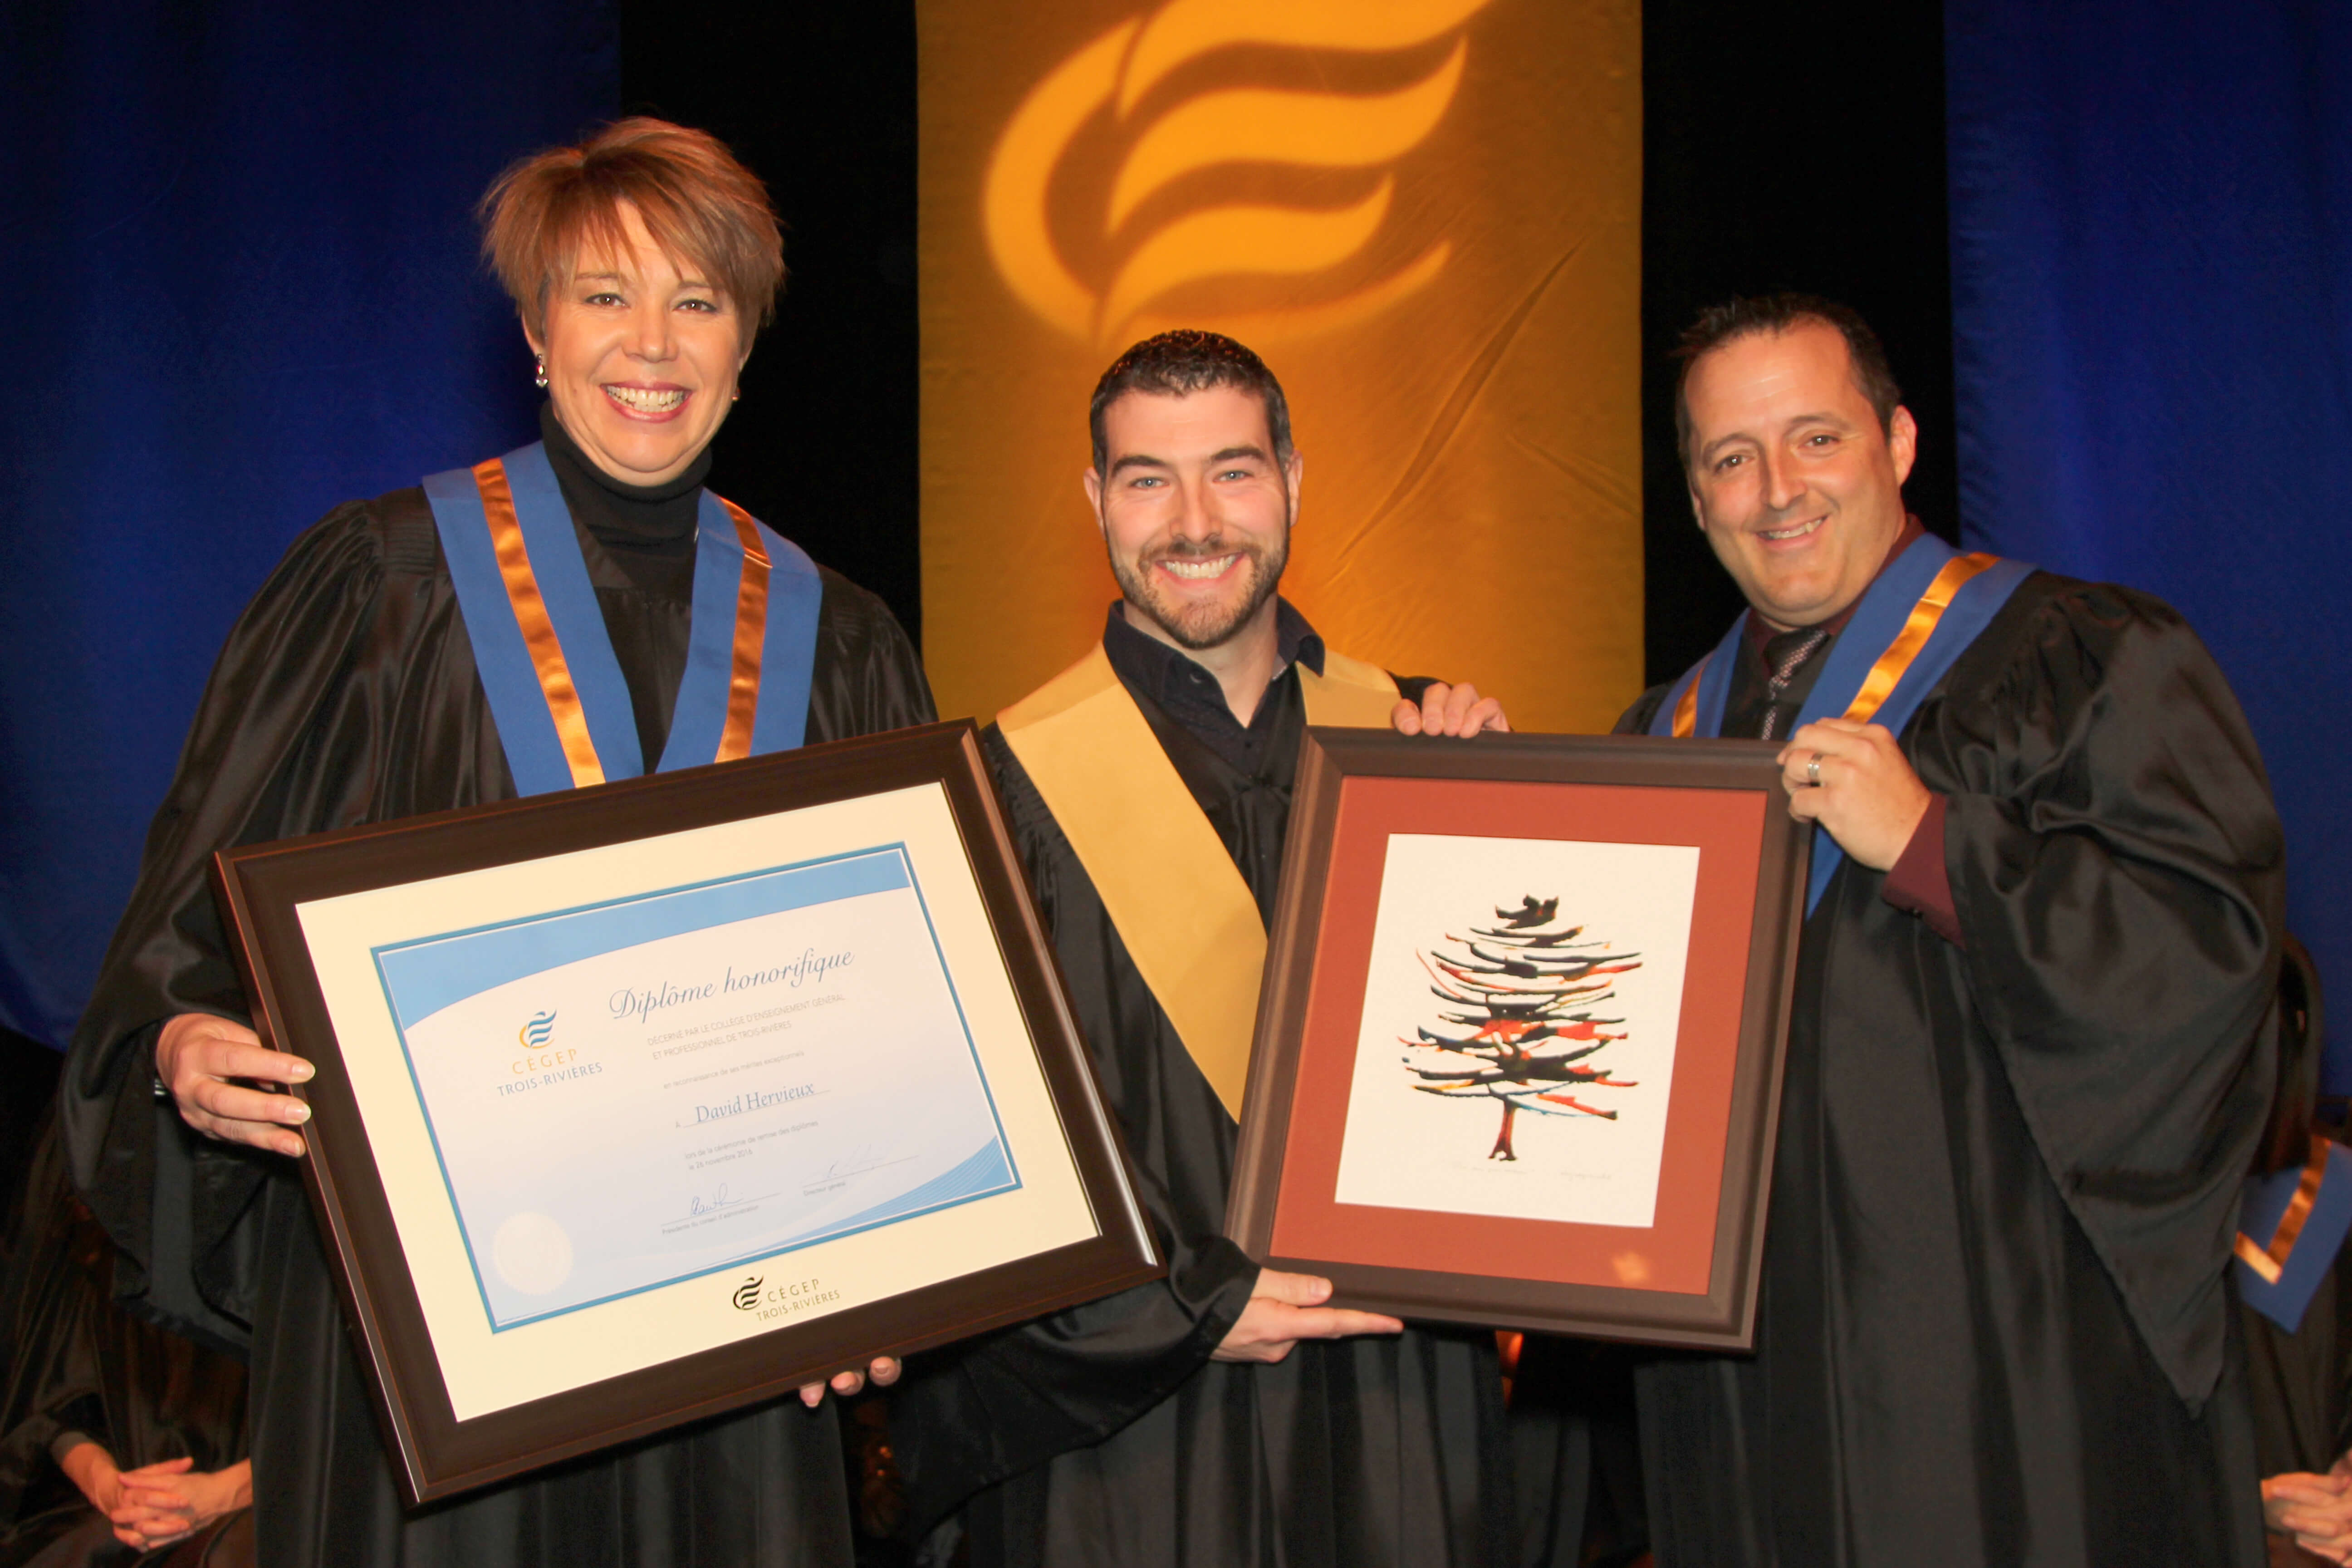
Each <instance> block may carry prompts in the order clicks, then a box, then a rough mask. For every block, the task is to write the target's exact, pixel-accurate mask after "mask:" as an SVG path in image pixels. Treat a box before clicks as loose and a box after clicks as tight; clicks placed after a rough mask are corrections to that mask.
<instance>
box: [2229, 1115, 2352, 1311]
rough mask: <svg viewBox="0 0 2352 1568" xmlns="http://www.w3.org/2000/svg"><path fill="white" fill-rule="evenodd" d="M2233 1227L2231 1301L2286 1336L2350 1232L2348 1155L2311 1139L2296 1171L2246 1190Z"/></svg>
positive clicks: (2351, 1170)
mask: <svg viewBox="0 0 2352 1568" xmlns="http://www.w3.org/2000/svg"><path fill="white" fill-rule="evenodd" d="M2238 1226H2239V1228H2238V1243H2237V1247H2236V1253H2237V1261H2236V1262H2235V1264H2233V1265H2232V1267H2231V1272H2233V1273H2234V1274H2236V1275H2237V1277H2238V1296H2239V1299H2240V1300H2243V1301H2244V1302H2245V1303H2246V1305H2247V1306H2249V1307H2252V1309H2253V1310H2255V1311H2257V1312H2260V1313H2261V1314H2262V1315H2263V1316H2264V1317H2265V1318H2268V1319H2269V1320H2270V1321H2273V1322H2274V1323H2276V1324H2277V1325H2278V1326H2279V1327H2280V1328H2283V1329H2284V1330H2285V1331H2287V1332H2288V1333H2294V1331H2296V1330H2297V1329H2298V1328H2300V1327H2301V1326H2302V1324H2303V1314H2304V1312H2305V1310H2307V1309H2309V1307H2310V1306H2311V1299H2312V1297H2313V1296H2315V1295H2316V1294H2318V1291H2319V1286H2320V1282H2321V1281H2322V1280H2324V1279H2326V1278H2327V1271H2328V1270H2329V1269H2330V1268H2333V1267H2334V1266H2335V1263H2336V1252H2337V1251H2338V1250H2339V1249H2340V1248H2341V1247H2343V1245H2344V1237H2345V1235H2346V1233H2347V1232H2352V1149H2347V1148H2345V1147H2344V1145H2342V1144H2341V1143H2335V1142H2329V1141H2328V1140H2327V1139H2326V1138H2323V1137H2321V1136H2320V1135H2319V1134H2318V1133H2316V1132H2315V1133H2313V1134H2312V1135H2311V1157H2310V1159H2308V1160H2307V1161H2305V1163H2304V1164H2303V1166H2302V1168H2301V1169H2299V1170H2290V1171H2281V1172H2278V1173H2276V1174H2274V1175H2269V1176H2263V1177H2259V1178H2257V1179H2256V1180H2253V1181H2251V1182H2248V1183H2247V1184H2246V1198H2245V1203H2244V1205H2243V1207H2242V1209H2241V1210H2240V1211H2239V1215H2238ZM2258 1237H2259V1238H2260V1239H2257V1238H2258Z"/></svg>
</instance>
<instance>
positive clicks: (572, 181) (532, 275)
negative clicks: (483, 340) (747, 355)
mask: <svg viewBox="0 0 2352 1568" xmlns="http://www.w3.org/2000/svg"><path fill="white" fill-rule="evenodd" d="M623 203H626V204H628V205H631V206H634V207H635V208H636V209H637V216H639V217H640V218H642V219H643V220H644V221H645V226H646V233H647V234H649V235H651V236H652V237H653V240H654V243H655V244H656V245H658V246H660V247H662V249H663V250H665V251H667V252H668V253H669V255H670V256H671V258H673V259H675V260H677V261H680V262H687V263H691V264H692V265H693V267H694V268H696V269H698V270H699V271H701V272H702V273H703V274H704V275H705V276H706V277H707V278H708V279H709V282H710V284H711V286H712V287H713V288H715V289H719V290H720V291H721V292H723V293H724V294H725V295H726V296H727V300H728V302H729V303H730V305H732V306H733V307H734V308H735V310H737V311H738V312H739V313H740V315H741V317H742V318H743V320H744V321H747V322H750V323H753V324H752V325H750V326H747V327H746V329H745V331H744V334H743V335H744V339H745V342H746V344H747V346H748V344H749V342H750V338H751V332H752V331H757V330H758V328H759V327H764V326H766V325H767V324H768V322H769V321H771V320H772V319H773V317H774V316H775V313H776V295H777V293H778V291H779V290H780V289H782V287H783V281H784V239H783V234H782V230H781V229H780V228H779V227H778V226H777V224H776V213H775V209H774V208H773V207H772V206H771V205H769V204H768V190H767V187H766V186H765V185H762V184H761V183H760V177H759V176H758V175H757V174H753V173H751V170H749V169H747V168H745V167H744V166H743V165H742V164H741V163H738V162H737V161H736V159H735V155H734V154H733V153H730V152H729V151H728V150H727V146H726V144H725V143H724V142H720V141H719V138H717V137H716V136H713V135H711V134H710V133H709V132H706V131H695V130H691V129H689V128H688V127H687V126H683V125H672V124H671V123H670V122H669V121H667V120H654V119H651V118H648V117H646V116H643V115H639V116H636V117H635V118H632V119H628V120H622V121H614V123H613V124H611V125H608V126H606V127H605V128H604V130H602V131H600V132H597V133H596V134H595V135H593V136H592V137H590V138H589V139H588V140H587V141H585V142H581V143H580V145H578V146H577V147H555V148H551V149H550V150H548V151H547V152H544V153H533V154H531V155H530V157H528V158H525V159H522V160H521V161H520V162H519V163H513V164H511V165H509V167H508V169H507V171H506V172H505V173H504V174H500V175H499V177H498V178H497V179H495V180H493V181H491V182H490V188H489V189H488V191H487V192H485V193H484V194H483V196H482V202H481V205H480V207H479V208H478V213H479V216H480V217H481V219H482V256H483V258H484V259H485V260H487V261H488V263H489V264H490V269H491V270H492V271H494V272H496V273H497V274H498V275H499V282H501V283H503V284H505V285H506V290H507V292H508V293H509V295H511V296H512V297H513V299H514V302H515V308H516V309H517V310H520V311H521V312H522V318H523V320H524V321H526V322H528V323H529V324H530V329H531V331H533V332H538V331H541V329H542V328H543V326H544V324H545V320H546V312H547V292H548V290H549V289H552V288H554V287H555V286H556V285H557V284H559V283H562V282H563V281H564V280H566V279H569V278H570V277H571V275H572V267H573V266H574V265H575V264H576V263H577V261H578V259H579V257H580V253H581V251H582V250H583V249H584V248H587V247H605V248H610V249H612V250H614V251H619V250H622V249H624V248H625V232H624V230H623V228H622V226H621V206H622V204H623Z"/></svg>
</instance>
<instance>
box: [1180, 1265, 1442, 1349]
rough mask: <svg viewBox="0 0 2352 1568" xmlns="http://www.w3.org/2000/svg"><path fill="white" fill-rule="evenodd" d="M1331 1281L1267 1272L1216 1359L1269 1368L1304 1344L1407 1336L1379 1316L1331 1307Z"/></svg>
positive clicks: (1263, 1271)
mask: <svg viewBox="0 0 2352 1568" xmlns="http://www.w3.org/2000/svg"><path fill="white" fill-rule="evenodd" d="M1330 1299H1331V1281H1329V1280H1328V1279H1318V1278H1317V1277H1316V1276H1314V1275H1312V1274H1286V1273H1284V1272H1282V1271H1281V1270H1280V1269H1278V1268H1261V1269H1259V1270H1258V1273H1257V1283H1255V1285H1252V1286H1251V1287H1250V1299H1249V1305H1248V1306H1246V1307H1244V1308H1243V1309H1242V1315H1241V1316H1240V1317H1239V1318H1237V1319H1235V1320H1234V1326H1233V1327H1232V1328H1230V1329H1228V1330H1226V1331H1225V1337H1224V1339H1223V1341H1221V1342H1219V1343H1218V1345H1217V1348H1216V1351H1215V1352H1214V1353H1213V1355H1212V1356H1211V1357H1210V1359H1211V1360H1212V1361H1254V1362H1261V1363H1266V1364H1268V1365H1271V1364H1272V1363H1276V1362H1278V1361H1281V1360H1282V1359H1283V1358H1285V1357H1286V1356H1287V1355H1289V1354H1290V1347H1291V1346H1293V1345H1295V1344H1297V1342H1299V1341H1301V1340H1337V1339H1345V1338H1346V1337H1348V1336H1349V1335H1350V1334H1401V1333H1402V1332H1404V1325H1403V1324H1402V1323H1401V1322H1399V1321H1397V1320H1396V1319H1394V1318H1391V1317H1384V1316H1382V1315H1381V1313H1378V1312H1357V1311H1351V1310H1349V1309H1347V1308H1344V1307H1327V1306H1325V1305H1324V1304H1323V1303H1324V1302H1326V1301H1328V1300H1330Z"/></svg>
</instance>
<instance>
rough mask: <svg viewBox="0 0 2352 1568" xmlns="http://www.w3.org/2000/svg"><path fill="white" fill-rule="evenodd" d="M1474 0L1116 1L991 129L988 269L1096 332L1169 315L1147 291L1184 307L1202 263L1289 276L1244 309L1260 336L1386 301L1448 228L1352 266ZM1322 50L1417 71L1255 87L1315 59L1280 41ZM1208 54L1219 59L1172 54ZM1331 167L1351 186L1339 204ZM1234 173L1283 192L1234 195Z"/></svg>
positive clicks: (1366, 310) (1439, 267)
mask: <svg viewBox="0 0 2352 1568" xmlns="http://www.w3.org/2000/svg"><path fill="white" fill-rule="evenodd" d="M1487 4H1489V0H1167V3H1166V4H1164V5H1160V6H1159V7H1158V8H1156V9H1154V10H1151V11H1150V12H1147V13H1145V14H1143V15H1139V16H1132V17H1129V19H1128V20H1126V21H1124V22H1121V23H1120V24H1118V26H1115V27H1113V28H1111V29H1110V30H1109V31H1108V32H1107V33H1104V34H1102V35H1101V36H1100V37H1097V38H1095V39H1094V40H1093V41H1092V42H1090V43H1088V44H1087V45H1086V46H1084V47H1081V48H1080V49H1078V50H1077V52H1076V53H1075V54H1072V55H1070V56H1069V57H1068V58H1066V59H1064V60H1063V61H1062V62H1061V63H1060V64H1059V65H1057V66H1055V68H1053V69H1052V70H1051V71H1050V72H1048V73H1047V74H1046V75H1045V79H1043V80H1041V81H1039V82H1038V83H1037V85H1036V86H1035V87H1034V89H1031V90H1030V92H1029V94H1028V95H1027V96H1026V97H1025V98H1024V99H1023V100H1022V101H1021V104H1020V107H1019V108H1017V109H1015V110H1013V115H1012V117H1011V119H1010V120H1008V121H1006V123H1005V126H1004V129H1003V132H1001V133H1000V134H999V135H998V137H997V140H996V145H995V147H994V149H993V151H992V153H991V155H990V159H989V164H988V173H987V177H986V182H985V184H984V188H983V196H982V222H983V224H984V226H985V229H986V234H987V240H988V248H989V254H990V256H991V257H992V259H993V260H994V261H995V264H996V268H997V271H998V273H999V275H1000V276H1001V277H1002V278H1003V279H1004V282H1005V284H1006V285H1007V287H1009V288H1010V289H1012V291H1013V294H1014V295H1015V296H1017V297H1018V298H1019V299H1020V300H1021V301H1022V303H1023V304H1024V305H1026V306H1027V307H1028V308H1029V310H1031V311H1033V312H1034V314H1036V315H1037V316H1038V317H1040V318H1041V319H1042V320H1044V321H1046V322H1047V323H1049V324H1050V325H1052V326H1054V327H1055V328H1058V329H1059V330H1061V331H1064V332H1066V333H1068V334H1069V335H1071V336H1073V337H1076V338H1079V339H1082V340H1086V341H1087V342H1091V343H1094V344H1096V345H1097V346H1111V345H1116V344H1118V343H1121V342H1126V341H1127V340H1128V339H1129V338H1130V337H1134V336H1140V335H1143V334H1144V333H1146V332H1149V331H1155V330H1158V328H1160V326H1163V325H1167V324H1170V323H1168V322H1162V321H1158V320H1156V319H1155V317H1154V316H1153V314H1152V313H1151V312H1152V307H1153V306H1154V304H1155V303H1156V302H1161V301H1166V303H1167V304H1169V305H1170V306H1171V307H1178V308H1181V306H1182V305H1183V304H1184V297H1183V291H1184V290H1185V289H1187V288H1188V287H1189V286H1191V285H1195V284H1200V283H1202V282H1205V281H1208V280H1211V279H1249V278H1255V279H1273V280H1277V281H1280V282H1282V283H1284V284H1285V285H1286V286H1285V287H1284V288H1282V289H1279V290H1278V292H1279V293H1281V294H1282V295H1283V296H1284V297H1285V298H1286V299H1287V300H1289V301H1290V302H1289V303H1287V304H1285V305H1283V306H1281V307H1280V308H1278V309H1271V310H1264V311H1261V312H1257V313H1255V314H1254V315H1253V316H1252V319H1251V320H1250V321H1249V322H1248V323H1247V326H1246V331H1245V334H1244V335H1249V336H1251V337H1252V340H1253V341H1257V340H1258V339H1260V338H1264V339H1273V338H1277V337H1283V336H1289V335H1296V334H1298V333H1302V332H1307V331H1326V330H1331V329H1334V328H1338V327H1341V326H1347V325H1350V324H1352V323H1354V322H1356V321H1362V320H1364V319H1366V318H1367V317H1370V316H1371V315H1374V314H1377V313H1378V312H1380V311H1381V310H1386V309H1388V308H1389V307H1390V306H1391V305H1393V304H1395V303H1396V302H1397V301H1399V300H1402V299H1403V298H1405V297H1406V296H1407V295H1409V294H1412V293H1413V292H1415V291H1416V290H1418V289H1421V288H1423V286H1424V285H1426V284H1427V283H1428V282H1429V281H1430V280H1431V279H1433V278H1435V277H1436V276H1437V275H1438V273H1440V272H1441V271H1443V270H1444V267H1445V263H1446V259H1447V258H1448V256H1449V255H1450V254H1451V252H1452V243H1451V241H1449V240H1448V239H1446V238H1444V237H1442V236H1431V235H1422V236H1418V237H1411V236H1408V237H1404V243H1405V244H1406V247H1407V248H1408V249H1412V248H1415V247H1417V249H1418V254H1417V255H1414V256H1413V258H1412V259H1411V260H1407V261H1404V262H1402V264H1401V265H1397V266H1395V267H1392V268H1389V269H1387V270H1385V271H1381V272H1377V274H1376V275H1374V276H1370V277H1365V276H1362V272H1363V266H1364V264H1363V263H1362V262H1360V261H1357V264H1356V266H1354V267H1353V268H1351V267H1350V266H1349V263H1350V262H1351V261H1355V260H1356V258H1360V257H1361V256H1363V255H1364V254H1365V253H1366V251H1367V249H1368V247H1371V246H1372V245H1373V242H1374V241H1375V239H1376V238H1377V237H1380V236H1381V234H1382V232H1383V229H1384V227H1386V226H1391V223H1392V221H1393V222H1398V223H1408V224H1409V223H1411V222H1412V218H1411V217H1410V216H1408V215H1404V214H1402V213H1400V212H1399V211H1398V210H1397V203H1396V192H1397V181H1396V175H1395V173H1394V165H1395V164H1396V163H1397V162H1398V161H1399V160H1400V159H1402V158H1403V157H1405V156H1406V155H1407V154H1408V153H1411V152H1412V150H1413V149H1414V148H1416V147H1418V146H1420V145H1421V144H1422V143H1423V142H1424V141H1426V140H1427V139H1428V137H1429V136H1430V133H1431V132H1433V131H1434V130H1435V129H1436V127H1437V125H1438V123H1439V121H1441V120H1443V119H1444V115H1445V111H1446V109H1447V107H1448V106H1449V105H1450V104H1452V103H1453V101H1454V98H1455V96H1456V94H1457V93H1458V91H1459V90H1460V89H1461V86H1462V76H1463V68H1464V63H1465V60H1466V59H1467V58H1468V54H1469V47H1470V46H1469V39H1468V37H1466V36H1465V34H1464V27H1465V24H1466V23H1467V22H1468V21H1469V19H1470V18H1471V17H1472V16H1475V14H1476V13H1477V12H1479V11H1480V10H1482V9H1484V8H1485V7H1486V5H1487ZM1449 36H1450V37H1452V40H1453V43H1452V47H1451V48H1446V47H1444V40H1445V39H1446V38H1447V37H1449ZM1329 51H1339V53H1340V54H1343V55H1347V56H1352V57H1355V58H1358V59H1360V60H1370V59H1374V58H1376V57H1381V56H1384V55H1395V56H1398V57H1400V59H1401V62H1402V64H1404V65H1408V66H1411V67H1412V68H1413V69H1414V70H1415V72H1416V74H1414V76H1413V78H1412V79H1411V80H1408V81H1405V82H1404V83H1402V85H1395V86H1391V87H1390V88H1388V89H1386V90H1377V91H1370V92H1334V91H1324V90H1309V89H1305V88H1301V87H1298V86H1295V85H1290V86H1286V85H1269V84H1268V73H1269V71H1271V72H1272V75H1273V76H1274V77H1276V78H1279V77H1282V76H1284V75H1286V74H1287V75H1289V76H1291V77H1292V78H1294V79H1298V78H1301V77H1302V75H1303V76H1307V77H1311V76H1312V74H1313V73H1311V72H1307V73H1300V72H1296V71H1293V72H1288V73H1286V72H1285V71H1283V70H1282V69H1281V67H1283V65H1284V64H1285V62H1286V60H1287V58H1288V57H1290V56H1292V55H1296V54H1305V53H1309V52H1320V53H1318V58H1332V57H1331V56H1330V54H1329V53H1328V52H1329ZM1212 56H1215V57H1218V64H1217V66H1216V67H1215V68H1211V67H1207V66H1203V67H1202V68H1197V69H1187V68H1190V67H1192V65H1193V62H1195V61H1202V60H1206V59H1208V58H1210V57H1212ZM1432 58H1434V64H1433V65H1432V64H1430V63H1429V62H1430V60H1431V59H1432ZM1227 62H1230V66H1231V68H1230V69H1229V70H1227V69H1224V67H1225V65H1226V63H1227ZM1180 73H1181V75H1180ZM1221 73H1222V74H1221ZM1156 89H1165V90H1156ZM1250 166H1255V169H1254V171H1251V172H1254V173H1255V174H1257V175H1259V176H1261V177H1259V178H1257V179H1256V180H1255V182H1254V183H1250V182H1244V184H1241V185H1236V184H1233V183H1232V182H1230V181H1226V180H1223V179H1219V178H1216V177H1210V178H1207V179H1195V178H1192V176H1195V175H1200V174H1202V173H1203V172H1204V171H1209V170H1223V171H1229V172H1234V173H1236V174H1238V173H1240V172H1243V171H1245V170H1249V168H1250ZM1073 168H1076V169H1079V170H1081V171H1082V172H1083V171H1092V172H1093V173H1094V174H1097V176H1100V175H1103V174H1108V184H1107V185H1106V184H1105V181H1104V179H1103V178H1101V177H1096V178H1093V179H1091V180H1089V179H1085V178H1073V177H1072V176H1071V170H1072V169H1073ZM1335 173H1336V174H1339V175H1340V176H1343V177H1341V178H1340V179H1339V187H1340V189H1341V190H1343V191H1344V192H1346V193H1348V194H1342V195H1338V196H1337V198H1336V199H1337V200H1338V202H1339V205H1331V203H1332V201H1333V199H1334V189H1333V184H1332V181H1333V176H1334V174H1335ZM1269 179H1270V180H1271V181H1272V184H1270V185H1269V184H1268V180H1269ZM1286 184H1287V185H1289V186H1295V187H1297V189H1296V191H1295V192H1294V193H1292V194H1291V195H1283V194H1281V193H1282V191H1283V188H1284V187H1285V186H1286ZM1244 188H1246V189H1247V190H1248V191H1250V192H1251V193H1253V194H1256V195H1268V194H1270V193H1271V194H1274V195H1275V196H1276V199H1270V200H1234V199H1228V198H1229V195H1230V194H1231V193H1232V192H1235V191H1240V190H1243V189H1244ZM1318 195H1319V196H1320V197H1321V198H1322V199H1321V200H1320V201H1317V200H1315V199H1314V198H1315V197H1317V196H1318ZM1074 256H1075V257H1076V258H1077V259H1076V260H1075V261H1074V260H1073V259H1072V258H1073V257H1074ZM1171 296H1174V297H1175V298H1173V299H1171V298H1170V297H1171ZM1234 324H1235V325H1236V326H1240V325H1242V323H1238V322H1236V323H1234Z"/></svg>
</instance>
